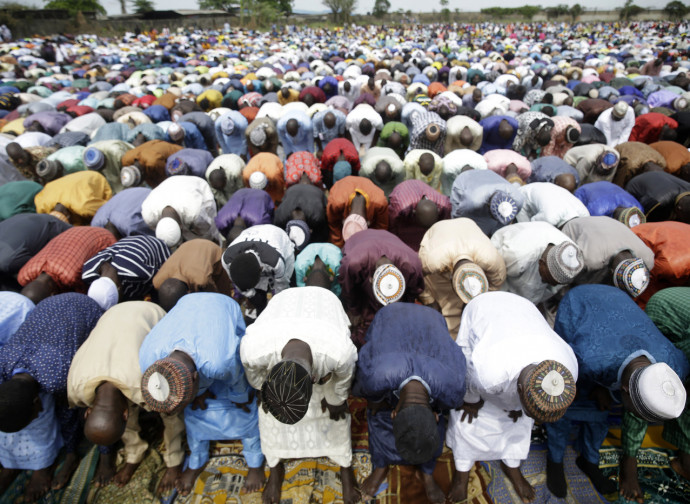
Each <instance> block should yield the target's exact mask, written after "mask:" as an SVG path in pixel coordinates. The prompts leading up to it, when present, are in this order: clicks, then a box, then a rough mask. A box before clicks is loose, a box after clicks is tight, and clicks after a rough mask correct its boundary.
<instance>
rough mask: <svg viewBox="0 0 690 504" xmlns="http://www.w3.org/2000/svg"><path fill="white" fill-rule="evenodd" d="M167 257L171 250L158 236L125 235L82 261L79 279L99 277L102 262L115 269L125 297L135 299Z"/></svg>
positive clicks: (148, 287) (89, 281) (150, 282)
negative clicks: (80, 277) (81, 271)
mask: <svg viewBox="0 0 690 504" xmlns="http://www.w3.org/2000/svg"><path fill="white" fill-rule="evenodd" d="M168 257H170V249H168V247H167V245H165V243H163V242H162V241H161V240H159V239H158V238H155V237H153V236H148V235H137V236H128V237H126V238H122V239H121V240H120V241H118V242H117V243H115V244H114V245H112V246H110V247H108V248H106V249H105V250H102V251H101V252H99V253H98V254H96V255H95V256H93V257H92V258H91V259H89V260H88V261H86V263H84V271H83V273H82V280H84V282H86V283H91V282H93V281H94V280H96V279H97V278H99V277H100V273H99V271H98V270H99V268H100V267H101V265H102V264H103V263H104V262H110V264H111V265H112V266H113V268H115V269H116V270H117V276H118V278H119V279H120V283H121V285H122V296H123V298H124V299H137V298H141V297H142V296H144V295H146V294H147V293H148V292H149V291H150V290H151V288H152V280H153V277H154V275H155V274H156V273H157V272H158V270H159V269H160V267H161V266H162V265H163V263H164V262H165V261H166V259H168Z"/></svg>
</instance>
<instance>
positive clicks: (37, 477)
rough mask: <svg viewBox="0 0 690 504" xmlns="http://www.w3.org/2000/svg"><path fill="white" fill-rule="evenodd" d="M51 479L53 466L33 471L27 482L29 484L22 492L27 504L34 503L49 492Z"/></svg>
mask: <svg viewBox="0 0 690 504" xmlns="http://www.w3.org/2000/svg"><path fill="white" fill-rule="evenodd" d="M52 477H53V466H50V467H46V468H45V469H40V470H38V471H34V472H33V474H32V475H31V479H30V480H29V484H28V485H27V486H26V490H24V496H25V497H26V500H28V501H29V502H36V501H37V500H38V499H40V498H41V497H43V496H44V495H45V494H46V493H47V492H48V490H50V483H51V481H52Z"/></svg>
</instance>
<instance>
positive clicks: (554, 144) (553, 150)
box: [541, 116, 582, 159]
mask: <svg viewBox="0 0 690 504" xmlns="http://www.w3.org/2000/svg"><path fill="white" fill-rule="evenodd" d="M551 120H552V121H553V129H552V130H551V141H550V142H549V143H548V145H546V146H544V148H543V149H542V151H541V155H542V156H558V157H559V158H561V159H563V156H565V154H566V153H567V152H568V151H569V150H570V149H571V148H572V147H573V145H574V144H571V143H568V142H567V140H566V137H565V132H566V130H567V129H568V126H572V127H573V128H575V129H576V130H577V131H579V132H580V133H581V132H582V128H581V127H580V125H579V124H578V122H577V121H576V120H575V119H572V118H570V117H564V116H556V117H552V118H551Z"/></svg>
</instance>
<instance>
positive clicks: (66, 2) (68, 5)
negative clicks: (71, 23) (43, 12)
mask: <svg viewBox="0 0 690 504" xmlns="http://www.w3.org/2000/svg"><path fill="white" fill-rule="evenodd" d="M44 1H45V0H44ZM45 8H46V9H63V10H66V11H68V12H69V13H70V14H72V15H75V14H77V12H94V11H95V12H100V13H101V14H105V13H106V12H105V8H103V6H102V5H101V4H100V2H99V1H98V0H51V1H49V2H47V3H46V5H45Z"/></svg>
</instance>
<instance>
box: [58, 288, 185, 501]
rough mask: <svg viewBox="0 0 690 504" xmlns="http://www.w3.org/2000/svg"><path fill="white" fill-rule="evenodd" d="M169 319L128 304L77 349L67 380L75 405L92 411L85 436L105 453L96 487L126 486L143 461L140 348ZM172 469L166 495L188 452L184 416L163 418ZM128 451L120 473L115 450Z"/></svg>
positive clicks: (149, 307)
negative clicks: (119, 444) (119, 446)
mask: <svg viewBox="0 0 690 504" xmlns="http://www.w3.org/2000/svg"><path fill="white" fill-rule="evenodd" d="M164 316H165V310H163V308H161V307H160V306H158V305H156V304H154V303H148V302H145V301H129V302H125V303H122V304H119V305H117V306H113V307H112V308H111V309H109V310H108V311H107V312H106V313H105V314H103V317H101V319H100V320H99V321H98V324H96V327H95V328H94V329H93V331H91V334H90V335H89V337H88V338H87V339H86V341H85V342H84V344H83V345H82V346H81V347H80V348H79V350H77V353H76V354H75V355H74V359H73V360H72V365H71V366H70V370H69V375H68V376H67V394H68V397H69V401H70V404H71V405H72V406H77V407H82V408H87V409H86V415H85V419H86V421H85V423H84V435H85V436H86V438H87V439H88V440H89V441H91V442H93V443H95V444H97V445H98V448H99V452H100V457H99V461H98V468H97V469H96V473H95V474H94V483H95V484H97V485H99V484H107V483H108V482H109V481H110V480H111V479H114V482H115V484H116V485H117V486H124V485H126V484H127V483H128V482H129V480H130V479H131V477H132V475H133V474H134V471H136V469H137V467H139V464H140V463H141V461H142V460H143V459H144V455H145V454H146V450H147V449H148V446H149V445H148V443H147V442H146V441H144V440H143V439H141V437H140V436H139V431H140V426H139V412H140V408H141V407H144V408H145V407H146V403H145V402H144V398H143V396H142V394H141V369H139V348H140V347H141V343H142V341H144V338H145V337H146V335H147V334H148V333H149V332H150V331H151V329H153V327H154V326H155V325H156V324H157V323H158V322H160V320H161V319H162V318H163V317H164ZM161 418H162V420H163V426H164V431H163V440H164V441H165V452H164V453H163V460H164V461H165V465H166V467H167V469H166V471H165V474H164V475H163V478H162V479H161V482H160V483H159V484H158V490H159V492H161V493H166V492H167V491H168V490H170V489H172V488H173V487H174V486H175V482H176V480H177V479H178V478H179V477H180V474H181V470H182V461H183V460H184V449H183V448H182V435H183V433H184V420H183V419H182V415H181V414H176V415H166V414H161ZM120 439H122V442H123V443H124V446H125V464H124V465H123V466H122V468H121V469H120V470H119V471H118V472H117V474H115V466H114V455H115V453H114V450H113V449H112V448H113V445H114V444H115V443H117V442H118V441H119V440H120Z"/></svg>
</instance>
